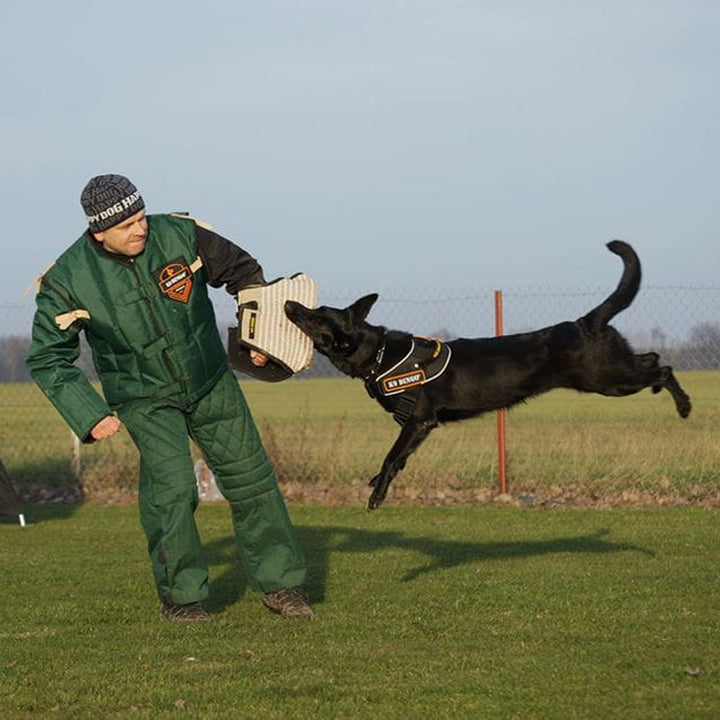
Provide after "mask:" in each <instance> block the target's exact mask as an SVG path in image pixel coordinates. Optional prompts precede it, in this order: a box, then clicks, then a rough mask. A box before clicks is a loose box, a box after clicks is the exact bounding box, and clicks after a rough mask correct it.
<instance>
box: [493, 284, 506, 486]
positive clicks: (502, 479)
mask: <svg viewBox="0 0 720 720" xmlns="http://www.w3.org/2000/svg"><path fill="white" fill-rule="evenodd" d="M502 334H503V305H502V290H496V291H495V335H496V336H497V337H500V336H501V335H502ZM496 414H497V437H498V492H499V493H500V494H501V495H504V494H505V493H506V492H507V460H506V454H505V410H503V409H502V408H501V409H500V410H498V411H497V413H496Z"/></svg>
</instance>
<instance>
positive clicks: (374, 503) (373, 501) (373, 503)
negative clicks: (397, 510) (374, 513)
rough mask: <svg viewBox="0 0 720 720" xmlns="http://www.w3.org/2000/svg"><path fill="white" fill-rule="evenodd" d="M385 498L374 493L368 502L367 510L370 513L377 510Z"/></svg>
mask: <svg viewBox="0 0 720 720" xmlns="http://www.w3.org/2000/svg"><path fill="white" fill-rule="evenodd" d="M384 499H385V497H384V496H383V497H378V494H377V492H374V493H373V494H372V495H371V496H370V499H369V500H368V504H367V509H368V512H369V511H371V510H377V509H378V508H379V507H380V506H381V505H382V504H383V500H384Z"/></svg>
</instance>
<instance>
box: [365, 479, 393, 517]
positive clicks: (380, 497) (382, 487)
mask: <svg viewBox="0 0 720 720" xmlns="http://www.w3.org/2000/svg"><path fill="white" fill-rule="evenodd" d="M368 484H369V485H371V486H372V487H373V488H374V490H373V491H372V494H371V495H370V499H369V500H368V510H375V509H377V508H379V507H380V506H381V505H382V504H383V501H384V500H385V496H386V495H387V490H388V486H389V485H390V483H389V482H388V481H387V480H383V478H382V476H380V475H376V476H375V477H374V478H373V479H372V480H371V481H370V482H369V483H368Z"/></svg>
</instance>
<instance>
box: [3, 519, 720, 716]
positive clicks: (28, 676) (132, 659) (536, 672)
mask: <svg viewBox="0 0 720 720" xmlns="http://www.w3.org/2000/svg"><path fill="white" fill-rule="evenodd" d="M290 510H291V514H292V516H293V519H294V521H295V524H296V526H297V528H298V531H299V534H300V539H301V542H302V544H303V547H304V548H305V551H306V554H307V557H308V560H309V563H310V580H309V584H308V585H309V590H310V594H311V598H312V600H313V603H314V605H315V610H316V618H315V620H313V621H312V622H307V621H301V622H294V621H287V620H284V619H282V618H279V617H277V616H274V615H272V614H270V613H269V612H267V611H266V610H265V609H264V608H263V607H262V606H261V604H260V602H259V599H258V598H259V596H258V594H257V593H255V592H254V591H251V590H248V589H247V587H246V581H245V578H244V577H243V575H242V574H241V572H240V571H239V570H238V564H237V563H236V561H235V551H234V545H233V541H232V537H231V534H232V533H231V528H230V521H229V515H228V511H227V508H226V507H225V506H222V505H201V507H200V508H199V511H198V522H199V525H200V528H201V534H202V536H203V538H204V542H205V545H206V548H207V552H208V556H209V559H210V562H211V598H210V601H209V603H208V609H209V610H210V611H211V612H212V614H213V616H214V618H215V620H214V622H213V623H210V624H205V625H201V626H195V627H192V626H191V627H186V626H177V625H174V624H170V623H168V622H166V621H161V620H160V619H159V616H158V613H157V610H158V601H157V599H156V597H155V596H154V591H153V590H152V588H151V580H150V571H149V563H148V561H147V559H146V556H145V548H144V539H143V537H142V533H141V531H140V529H139V525H138V520H137V517H136V513H137V509H136V508H135V507H133V506H128V505H125V506H123V505H113V506H106V507H103V506H98V505H94V506H87V505H86V506H82V507H69V506H59V507H52V508H48V507H44V508H29V512H28V517H29V519H30V520H31V521H33V522H34V525H33V526H32V527H28V528H25V529H21V528H20V527H18V526H17V525H11V524H9V523H8V522H0V547H2V549H3V558H2V563H1V564H0V580H1V582H0V617H1V618H2V622H1V623H0V638H1V639H2V642H1V644H0V647H1V648H2V650H0V688H1V691H0V717H2V718H3V719H7V720H17V719H20V718H28V719H29V718H32V719H33V720H34V719H36V718H73V719H75V718H81V719H82V718H123V719H124V718H152V719H155V718H178V717H192V718H203V719H207V720H212V719H214V718H223V719H227V718H298V719H303V720H305V719H306V718H317V719H318V720H321V719H323V718H332V719H335V718H374V719H377V718H382V719H384V718H392V719H395V718H423V719H425V718H427V717H433V718H476V719H477V718H480V719H484V718H490V719H492V720H505V719H507V720H510V719H511V718H512V719H517V720H531V719H539V720H554V719H557V720H567V719H569V718H588V719H590V718H593V719H594V718H603V719H608V720H610V719H613V718H618V719H622V720H634V719H635V718H637V719H641V720H654V719H660V718H662V719H667V720H678V719H682V720H694V719H700V718H707V719H708V720H710V719H711V718H712V719H715V718H717V717H720V642H718V638H719V637H720V595H719V594H718V592H717V589H718V568H720V523H719V522H718V520H720V518H719V517H718V512H717V511H714V510H702V509H700V508H681V509H669V508H665V509H627V508H620V509H613V510H576V509H568V508H525V509H522V510H520V509H514V508H494V507H488V506H482V507H452V508H450V507H436V508H430V507H397V506H395V507H392V506H389V507H384V508H382V509H380V510H379V511H377V512H376V513H366V512H364V511H363V510H362V509H359V508H350V507H339V508H333V507H321V506H317V505H316V506H296V505H291V507H290Z"/></svg>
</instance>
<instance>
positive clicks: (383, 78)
mask: <svg viewBox="0 0 720 720" xmlns="http://www.w3.org/2000/svg"><path fill="white" fill-rule="evenodd" d="M719 36H720V3H717V2H702V1H699V0H698V1H696V0H683V1H682V2H681V1H679V0H677V1H672V2H670V1H667V0H648V1H641V0H618V1H615V0H604V1H603V2H597V1H593V2H583V1H582V0H580V1H579V2H571V1H570V0H568V1H567V2H561V1H558V2H552V1H550V0H548V1H545V2H542V1H540V0H538V1H535V2H526V1H523V0H520V1H517V2H508V1H507V0H503V1H500V0H498V1H497V2H495V1H489V2H485V1H483V0H475V1H474V2H470V1H464V2H461V1H457V0H437V1H435V2H430V1H427V0H418V1H417V2H410V1H401V0H364V1H363V2H356V1H355V0H343V1H342V2H339V1H337V0H336V1H335V2H330V1H329V0H328V1H323V0H316V1H314V2H306V1H303V0H298V1H297V2H290V1H287V2H280V1H278V0H263V1H262V2H253V3H249V2H243V1H242V0H218V1H215V2H212V1H209V2H205V3H198V2H187V1H186V0H175V1H174V2H170V1H168V0H159V1H156V2H153V1H152V0H146V1H145V2H142V3H140V2H136V1H135V0H127V1H126V2H123V3H118V2H112V3H109V2H103V1H98V0H93V1H92V2H91V1H89V0H68V1H67V2H49V1H48V0H38V1H36V2H33V3H28V2H26V1H25V0H23V1H21V2H20V1H17V0H4V2H3V3H2V5H1V6H0V76H1V80H2V89H3V91H2V101H1V105H0V123H1V126H2V133H1V136H2V143H1V144H0V198H1V199H0V202H1V203H2V209H3V218H4V228H5V231H6V240H5V242H4V250H5V263H6V267H9V268H10V272H9V273H6V274H5V280H4V282H3V284H2V289H1V290H0V302H5V303H14V302H31V301H29V300H28V299H27V298H23V295H22V291H23V289H24V288H25V287H26V286H27V285H28V283H30V281H31V280H32V278H33V276H34V275H35V274H36V273H37V272H39V271H40V270H41V269H42V268H43V267H45V266H46V265H48V264H49V263H50V262H51V261H52V260H53V258H54V257H56V256H57V255H58V254H59V253H60V252H61V251H62V250H63V249H64V248H65V247H66V246H67V245H69V244H70V243H71V242H72V241H73V240H74V239H75V238H76V237H77V236H78V235H79V234H80V233H81V232H82V230H83V215H82V213H81V210H80V205H79V195H80V191H81V189H82V187H83V185H84V184H85V182H86V181H87V180H88V179H89V178H90V177H91V176H93V175H96V174H99V173H106V172H117V173H122V174H125V175H128V176H129V177H130V178H131V179H132V180H133V181H134V182H135V183H136V184H137V185H138V187H139V188H140V190H141V192H142V194H143V196H144V197H145V201H146V203H147V206H148V209H149V211H150V212H163V211H172V210H187V211H190V212H191V214H194V215H197V216H198V217H200V218H202V219H205V220H207V221H209V222H211V223H213V224H214V225H215V227H216V229H217V230H218V231H219V232H221V233H222V234H224V235H226V236H227V237H229V238H232V239H234V240H235V241H236V242H238V244H240V245H241V246H243V247H245V248H246V249H247V250H249V251H250V252H252V253H253V254H254V255H255V256H256V257H258V258H259V259H260V261H261V263H262V264H263V266H264V268H265V271H266V276H267V277H268V279H271V278H275V277H278V276H281V275H289V274H292V273H294V272H298V271H304V272H307V273H309V274H311V275H313V276H314V277H315V278H316V279H317V281H318V283H319V285H320V287H321V290H322V291H326V292H337V291H338V290H350V291H357V293H358V294H362V293H365V292H371V291H375V290H380V291H381V292H382V291H384V290H387V289H388V288H393V287H398V286H399V287H405V288H413V287H418V286H422V287H428V288H434V287H441V288H448V287H454V286H458V287H463V288H471V287H480V288H494V287H499V288H510V287H524V286H534V287H537V286H543V287H554V286H562V287H568V286H572V287H592V288H596V287H612V286H614V284H615V283H616V281H617V279H618V276H619V271H620V268H619V266H618V263H617V259H616V258H614V257H613V256H611V255H610V254H609V253H607V251H606V250H605V249H604V247H603V245H604V243H606V242H607V241H609V240H611V239H613V238H615V237H619V238H623V239H625V240H628V241H629V242H631V243H632V244H633V245H634V246H635V247H636V249H637V250H638V252H639V253H640V256H641V259H642V261H643V267H644V272H645V280H644V282H645V283H646V284H651V285H654V286H664V285H668V286H707V285H712V286H717V285H718V284H719V283H720V281H719V280H718V270H720V249H719V245H720V243H719V242H718V234H719V230H718V228H720V202H719V201H718V189H719V188H720V152H719V148H720V141H719V139H718V138H719V136H720V133H719V132H718V128H719V127H720V117H719V115H720V112H719V107H720V99H719V98H718V91H717V86H718V78H719V77H720V43H719V42H718V37H719Z"/></svg>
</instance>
